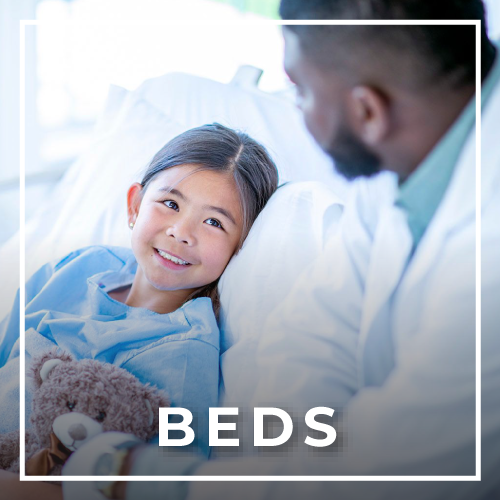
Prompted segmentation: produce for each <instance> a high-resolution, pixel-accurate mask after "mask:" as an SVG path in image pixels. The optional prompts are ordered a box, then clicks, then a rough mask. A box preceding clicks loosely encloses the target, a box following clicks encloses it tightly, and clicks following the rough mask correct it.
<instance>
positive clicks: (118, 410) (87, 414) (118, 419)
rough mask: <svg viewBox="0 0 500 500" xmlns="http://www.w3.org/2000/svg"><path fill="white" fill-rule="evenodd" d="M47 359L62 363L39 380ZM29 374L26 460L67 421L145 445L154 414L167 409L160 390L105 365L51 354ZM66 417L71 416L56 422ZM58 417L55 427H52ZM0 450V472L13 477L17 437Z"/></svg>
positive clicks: (2, 438) (154, 427) (6, 438)
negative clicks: (31, 388) (126, 436)
mask: <svg viewBox="0 0 500 500" xmlns="http://www.w3.org/2000/svg"><path fill="white" fill-rule="evenodd" d="M52 359H60V360H61V361H62V362H61V363H59V364H57V365H56V366H54V367H53V368H52V369H51V370H49V373H48V375H46V378H45V380H42V377H41V371H42V367H43V366H44V364H45V362H47V361H49V360H52ZM31 369H32V376H33V379H34V382H35V387H36V391H35V393H34V395H33V405H32V413H31V418H30V420H31V429H29V430H28V431H27V432H26V459H27V460H28V459H29V458H30V457H31V456H33V455H34V454H35V453H36V452H38V451H39V450H42V449H44V448H48V447H49V446H50V435H51V433H55V434H56V435H58V437H59V438H60V439H61V437H60V432H59V434H58V432H55V429H56V428H57V429H58V431H59V430H60V428H61V421H63V423H62V426H63V428H64V425H65V424H64V421H65V420H68V421H70V420H71V419H73V420H74V418H73V417H75V418H76V419H80V421H81V422H83V424H78V425H80V426H81V425H83V426H85V425H86V424H87V425H88V426H89V427H92V428H93V429H94V433H95V432H101V431H102V432H106V431H120V432H125V433H129V434H133V435H135V436H137V437H138V438H140V439H142V440H144V441H148V440H149V439H151V438H152V437H153V436H155V435H156V434H158V427H159V421H158V417H159V411H158V409H159V408H160V407H167V406H169V401H168V398H167V397H166V395H165V394H164V393H163V392H162V391H159V390H158V389H157V388H156V387H153V386H150V385H149V384H146V385H145V384H142V383H141V382H140V381H139V380H138V379H137V378H136V377H135V376H133V375H132V374H131V373H129V372H128V371H126V370H124V369H123V368H119V367H117V366H114V365H111V364H108V363H101V362H100V361H96V360H93V359H83V360H80V361H75V360H73V359H72V358H71V357H70V356H69V355H67V354H64V353H62V354H61V353H57V352H55V351H51V352H49V353H46V354H44V355H42V356H40V357H39V358H37V359H35V360H34V361H33V364H32V367H31ZM45 371H47V370H45ZM68 413H73V415H71V416H70V417H69V418H68V416H66V417H61V416H63V415H66V414H68ZM58 417H61V418H59V427H57V426H56V425H55V424H54V422H55V420H56V419H57V418H58ZM151 420H152V422H151ZM96 422H97V423H96ZM70 423H71V422H70ZM68 425H69V424H68ZM96 429H98V430H96ZM64 431H65V432H66V430H64ZM0 450H1V451H0V468H1V469H4V470H9V471H13V472H18V471H19V432H18V431H14V432H11V433H9V434H5V435H0ZM61 469H62V467H61V466H57V467H56V468H55V469H54V470H53V471H52V472H51V474H60V472H61Z"/></svg>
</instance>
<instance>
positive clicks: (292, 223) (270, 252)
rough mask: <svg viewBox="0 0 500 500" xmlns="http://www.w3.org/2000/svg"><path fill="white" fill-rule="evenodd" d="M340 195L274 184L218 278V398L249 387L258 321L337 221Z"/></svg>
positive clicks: (305, 185)
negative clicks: (268, 199) (219, 307)
mask: <svg viewBox="0 0 500 500" xmlns="http://www.w3.org/2000/svg"><path fill="white" fill-rule="evenodd" d="M341 213H342V202H341V200H340V198H339V197H338V196H337V195H336V194H334V193H333V192H332V191H331V190H330V189H328V188H327V187H325V186H324V185H323V184H320V183H318V182H297V183H290V184H287V185H285V186H282V187H280V188H279V189H278V190H277V192H276V193H275V194H274V195H273V197H272V198H271V200H270V201H269V202H268V204H267V205H266V207H265V208H264V210H263V211H262V213H261V214H260V215H259V217H258V218H257V220H256V221H255V224H254V225H253V227H252V229H251V231H250V234H249V235H248V238H247V239H246V241H245V244H244V245H243V248H242V249H241V251H240V252H239V253H238V254H237V255H235V256H234V257H233V259H232V260H231V262H230V263H229V265H228V267H227V268H226V270H225V272H224V274H223V275H222V278H221V280H220V284H219V293H220V298H221V315H220V326H221V353H222V356H221V371H222V377H223V386H221V388H222V392H221V398H222V404H224V405H227V406H241V407H244V406H245V402H248V401H250V400H251V397H252V396H253V391H254V389H255V380H256V376H254V375H255V374H256V345H257V343H258V341H259V338H260V333H261V331H262V329H263V326H264V323H265V322H266V320H267V318H268V317H269V315H270V314H271V312H272V311H273V310H274V309H275V308H276V306H277V305H278V304H279V303H280V302H281V301H282V300H283V299H284V298H285V297H286V295H287V294H288V292H289V291H290V289H291V288H292V286H293V284H294V283H295V281H296V279H297V278H298V276H299V275H300V274H301V272H302V271H303V270H304V269H305V267H306V266H307V265H308V264H309V263H310V262H312V261H313V260H315V259H316V258H317V256H318V255H319V254H320V252H321V250H322V249H323V246H324V243H325V241H326V240H327V239H328V238H329V237H330V235H331V234H332V233H333V232H334V231H335V230H336V228H337V227H338V222H339V219H340V216H341Z"/></svg>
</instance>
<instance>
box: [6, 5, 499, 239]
mask: <svg viewBox="0 0 500 500" xmlns="http://www.w3.org/2000/svg"><path fill="white" fill-rule="evenodd" d="M485 3H486V5H487V9H488V19H489V30H490V34H491V35H492V36H493V38H496V39H498V38H499V37H500V1H498V0H486V2H485ZM278 5H279V0H141V1H138V0H19V1H13V0H0V46H1V47H2V57H1V59H0V109H1V110H2V113H1V116H0V214H1V216H2V221H3V224H2V229H1V231H0V244H2V243H3V242H5V241H6V240H7V239H8V238H9V237H10V236H11V235H12V234H14V232H15V231H17V229H18V228H19V181H20V179H19V126H20V123H19V83H20V82H19V71H20V63H19V61H20V50H19V39H20V37H19V20H20V19H36V20H39V21H42V22H43V24H41V25H40V26H28V27H27V28H26V37H25V43H26V50H25V58H26V64H25V69H26V82H25V84H26V95H25V98H26V109H27V113H26V129H25V133H26V145H27V147H26V216H27V217H29V216H30V215H31V214H33V213H34V212H35V211H36V210H37V205H38V203H39V200H40V199H43V198H44V197H48V196H50V191H51V189H52V187H53V186H54V184H55V183H56V182H57V181H58V180H59V179H60V178H61V176H62V175H63V174H64V172H65V171H66V169H67V168H68V166H69V165H70V164H71V163H72V162H73V161H74V160H75V158H76V157H77V156H78V155H79V154H80V152H82V151H83V150H84V149H85V148H86V146H87V145H88V144H89V142H90V139H91V133H92V129H93V125H94V123H95V122H96V119H97V118H98V116H99V113H100V112H101V110H102V108H103V105H104V102H105V100H106V97H107V93H108V89H109V86H110V84H114V85H119V86H121V87H124V88H126V89H128V90H133V89H135V88H137V87H138V86H139V85H140V84H141V83H142V82H143V81H144V80H146V79H148V78H152V77H156V76H160V75H162V74H165V73H167V72H179V71H180V72H186V73H191V74H194V75H197V76H202V77H207V78H210V79H213V80H216V81H219V82H223V83H227V82H230V81H231V80H232V78H233V77H234V75H235V73H236V71H237V69H238V67H240V66H242V65H252V66H255V67H257V68H260V69H262V70H264V73H263V76H262V79H261V80H260V82H259V88H260V89H261V90H264V91H267V92H271V93H285V92H286V91H287V89H289V88H290V82H289V81H288V79H287V77H286V74H285V73H284V71H283V69H282V51H283V43H282V39H281V30H280V27H279V26H274V25H272V24H271V23H270V24H263V25H261V26H259V28H258V30H256V29H255V28H245V27H242V26H241V25H237V24H235V25H231V24H228V23H226V24H224V25H223V24H217V21H221V20H223V21H238V20H265V19H278ZM155 19H157V20H159V19H161V20H169V21H175V20H177V21H178V22H177V23H174V24H172V25H169V26H166V25H160V24H150V23H148V21H150V20H155ZM189 20H191V21H196V20H198V21H203V23H201V24H195V23H192V24H191V25H190V24H189V23H188V21H189ZM117 21H118V23H117ZM70 22H71V23H73V24H71V25H70V24H69V23H70ZM142 22H144V23H142ZM74 23H76V24H74ZM78 23H81V24H78ZM256 33H257V35H256Z"/></svg>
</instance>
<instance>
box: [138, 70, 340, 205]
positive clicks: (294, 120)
mask: <svg viewBox="0 0 500 500" xmlns="http://www.w3.org/2000/svg"><path fill="white" fill-rule="evenodd" d="M136 93H137V94H139V95H140V96H141V97H142V98H143V99H144V100H146V101H148V102H149V103H151V104H152V105H154V106H155V107H156V108H157V109H159V110H160V111H162V112H163V113H164V114H166V115H167V116H172V117H175V119H176V121H178V122H180V123H182V124H183V125H185V126H186V128H192V127H197V126H199V125H204V124H205V123H211V122H214V121H217V122H219V123H221V124H223V125H226V126H228V127H231V128H236V129H239V130H242V131H243V132H246V133H247V134H249V135H250V136H251V137H253V138H254V139H255V140H257V141H259V142H260V143H262V144H263V145H264V146H265V147H266V148H267V149H268V151H269V153H270V154H271V156H272V158H273V160H274V161H275V163H276V166H277V167H278V172H279V178H280V184H283V183H285V182H289V181H319V182H322V183H324V184H326V185H328V186H330V187H331V188H332V189H333V190H334V191H335V193H336V194H338V195H339V196H343V195H344V194H345V193H346V189H347V182H346V181H345V179H344V178H343V177H342V176H340V175H339V174H337V173H336V172H335V170H334V169H333V168H332V161H331V159H330V158H329V157H327V156H326V155H325V153H324V152H323V151H322V150H321V149H320V147H319V146H318V145H317V144H316V143H315V141H314V140H313V138H312V137H311V135H310V134H309V132H308V131H307V130H306V127H305V125H304V120H303V117H302V113H301V112H300V111H299V110H298V109H297V107H296V106H295V104H294V103H293V102H291V101H290V100H289V99H287V98H283V97H277V96H276V95H273V94H268V93H266V92H263V91H261V90H259V89H258V88H251V87H244V88H243V87H239V86H237V85H234V84H224V83H220V82H215V81H213V80H209V79H207V78H202V77H198V76H193V75H187V74H182V73H170V74H166V75H163V76H160V77H157V78H153V79H151V80H147V81H146V82H144V83H143V84H142V85H141V87H139V88H138V89H137V90H136Z"/></svg>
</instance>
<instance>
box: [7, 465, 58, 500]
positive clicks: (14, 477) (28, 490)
mask: <svg viewBox="0 0 500 500" xmlns="http://www.w3.org/2000/svg"><path fill="white" fill-rule="evenodd" d="M0 491H1V492H2V498H8V499H9V500H63V495H62V489H61V487H60V486H58V485H56V484H48V483H44V482H39V481H37V482H34V481H20V480H19V475H18V474H13V473H12V472H5V471H3V470H0Z"/></svg>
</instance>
